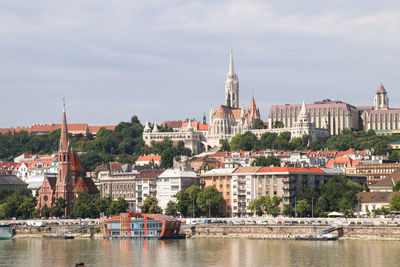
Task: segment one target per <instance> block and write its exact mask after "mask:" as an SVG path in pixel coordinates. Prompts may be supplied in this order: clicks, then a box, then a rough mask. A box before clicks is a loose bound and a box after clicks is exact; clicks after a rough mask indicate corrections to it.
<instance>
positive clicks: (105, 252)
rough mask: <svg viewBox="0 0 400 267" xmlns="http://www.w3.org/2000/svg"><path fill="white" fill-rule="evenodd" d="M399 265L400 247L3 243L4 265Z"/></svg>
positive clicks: (209, 241)
mask: <svg viewBox="0 0 400 267" xmlns="http://www.w3.org/2000/svg"><path fill="white" fill-rule="evenodd" d="M77 262H84V263H85V265H86V266H148V267H153V266H168V267H189V266H221V267H225V266H229V267H230V266H232V267H236V266H237V267H239V266H240V267H244V266H246V267H247V266H307V267H309V266H341V267H345V266H400V242H395V241H393V242H392V241H363V240H339V241H294V240H293V241H292V240H249V239H228V238H226V239H219V238H203V239H187V240H163V241H159V240H148V241H145V240H135V241H129V240H112V241H111V240H87V239H82V240H78V239H77V240H54V239H53V240H49V239H14V240H4V241H0V266H35V267H40V266H75V263H77Z"/></svg>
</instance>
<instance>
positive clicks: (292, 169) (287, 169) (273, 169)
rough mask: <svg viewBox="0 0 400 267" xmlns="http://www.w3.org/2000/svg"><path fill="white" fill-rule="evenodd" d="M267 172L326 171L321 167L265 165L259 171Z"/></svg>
mask: <svg viewBox="0 0 400 267" xmlns="http://www.w3.org/2000/svg"><path fill="white" fill-rule="evenodd" d="M265 172H296V173H302V172H303V173H326V172H325V171H324V170H323V169H321V168H298V167H264V168H261V169H260V170H258V172H257V173H265Z"/></svg>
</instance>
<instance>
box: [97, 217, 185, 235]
mask: <svg viewBox="0 0 400 267" xmlns="http://www.w3.org/2000/svg"><path fill="white" fill-rule="evenodd" d="M180 227H181V221H179V220H178V219H175V218H173V217H170V216H166V215H163V214H147V213H121V215H119V216H115V217H112V218H110V219H108V220H105V221H104V222H103V236H104V238H105V239H114V238H116V239H153V238H154V239H177V238H183V235H180V234H179V230H180Z"/></svg>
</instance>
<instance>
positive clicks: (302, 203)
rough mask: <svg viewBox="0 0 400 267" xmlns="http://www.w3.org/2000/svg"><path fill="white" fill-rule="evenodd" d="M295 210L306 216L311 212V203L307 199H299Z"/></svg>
mask: <svg viewBox="0 0 400 267" xmlns="http://www.w3.org/2000/svg"><path fill="white" fill-rule="evenodd" d="M295 211H296V212H297V214H299V215H300V216H301V217H306V216H307V215H310V214H311V204H310V203H308V201H307V199H302V200H299V201H297V203H296V208H295Z"/></svg>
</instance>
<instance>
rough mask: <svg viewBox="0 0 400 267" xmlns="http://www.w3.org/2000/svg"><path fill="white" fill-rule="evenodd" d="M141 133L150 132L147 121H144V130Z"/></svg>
mask: <svg viewBox="0 0 400 267" xmlns="http://www.w3.org/2000/svg"><path fill="white" fill-rule="evenodd" d="M143 132H145V133H149V132H151V128H150V123H149V121H147V120H146V124H145V126H144V129H143Z"/></svg>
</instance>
